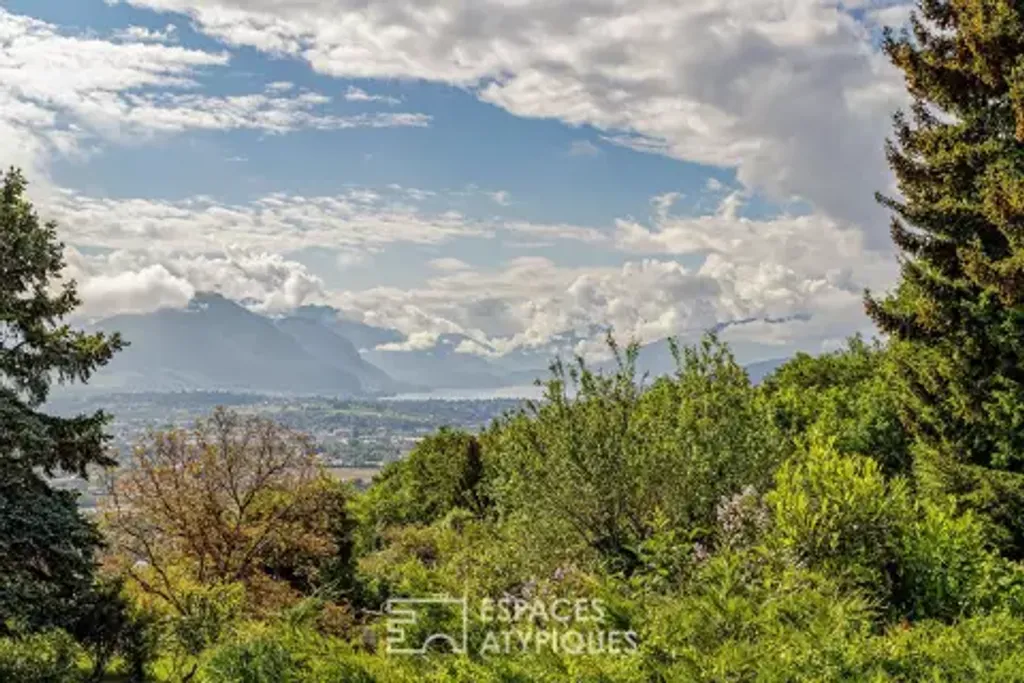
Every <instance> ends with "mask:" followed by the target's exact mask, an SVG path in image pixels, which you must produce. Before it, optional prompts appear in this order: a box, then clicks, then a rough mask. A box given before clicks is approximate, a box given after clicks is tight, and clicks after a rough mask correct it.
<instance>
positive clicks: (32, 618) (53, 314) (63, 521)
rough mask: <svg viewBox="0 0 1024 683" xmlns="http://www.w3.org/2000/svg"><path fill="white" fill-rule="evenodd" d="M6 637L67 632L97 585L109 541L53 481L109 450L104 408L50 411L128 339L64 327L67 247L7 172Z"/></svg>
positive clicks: (0, 619) (2, 618) (0, 515)
mask: <svg viewBox="0 0 1024 683" xmlns="http://www.w3.org/2000/svg"><path fill="white" fill-rule="evenodd" d="M0 181H2V187H0V630H3V629H4V628H5V624H9V623H11V622H19V625H20V626H27V627H29V628H41V627H44V626H48V625H54V624H57V625H65V624H64V623H63V622H62V621H61V620H69V619H71V618H72V617H71V615H72V614H74V613H75V611H76V603H77V602H78V601H79V600H80V599H81V598H82V597H83V596H84V595H85V593H86V591H88V589H89V587H90V586H91V583H92V574H93V565H94V562H93V552H94V550H95V548H96V547H97V545H98V544H99V542H100V538H99V535H98V533H97V531H96V530H95V528H94V527H93V525H92V524H91V523H90V522H88V521H87V520H85V519H83V518H82V516H81V515H80V514H79V513H78V510H77V507H76V504H75V498H74V496H73V495H72V494H70V493H68V492H64V491H57V490H54V489H53V488H52V487H51V486H50V485H49V484H48V482H47V480H46V478H45V477H46V476H47V475H53V474H55V473H58V472H66V473H76V474H79V475H81V476H83V477H84V476H86V474H87V472H86V470H87V468H88V467H89V466H90V465H109V464H112V463H111V462H110V461H109V460H108V458H107V456H106V455H105V454H104V444H105V441H106V438H107V437H106V436H105V435H104V433H103V427H104V425H105V424H106V422H107V417H106V416H105V415H104V414H103V413H102V412H97V413H96V414H94V415H87V416H86V415H83V416H79V417H74V418H59V417H53V416H50V415H46V414H44V413H42V412H40V410H39V408H40V406H41V405H42V404H43V403H44V402H45V401H46V398H47V395H48V392H49V389H50V386H51V384H52V382H54V381H57V382H70V381H76V380H77V381H85V380H87V379H88V378H89V376H90V374H91V373H92V372H93V371H94V370H95V369H96V368H97V367H98V366H101V365H103V364H104V363H106V362H107V361H108V360H109V359H110V358H111V356H112V355H113V354H114V353H115V352H116V351H117V350H119V349H120V348H121V347H122V342H121V339H120V337H119V336H118V335H112V336H109V337H108V336H105V335H103V334H85V333H83V332H79V331H75V330H72V329H71V328H70V327H69V326H68V325H65V324H63V323H62V322H61V321H62V319H63V318H65V317H66V316H67V315H68V314H69V313H71V312H72V311H73V310H74V309H75V308H76V307H77V306H78V305H79V303H80V302H79V299H78V296H77V293H76V290H75V283H74V282H63V283H61V282H59V280H60V278H61V274H60V273H61V270H62V269H63V268H64V260H63V255H62V254H63V245H62V244H60V243H59V242H58V241H57V235H56V225H55V224H54V223H52V222H50V223H45V224H40V222H39V217H38V215H37V214H36V213H35V211H34V210H33V208H32V205H31V204H30V203H29V201H28V200H27V199H26V198H25V186H26V183H25V179H24V177H23V176H22V175H21V173H20V172H18V171H16V170H14V169H12V170H10V171H9V172H7V173H6V174H3V173H0Z"/></svg>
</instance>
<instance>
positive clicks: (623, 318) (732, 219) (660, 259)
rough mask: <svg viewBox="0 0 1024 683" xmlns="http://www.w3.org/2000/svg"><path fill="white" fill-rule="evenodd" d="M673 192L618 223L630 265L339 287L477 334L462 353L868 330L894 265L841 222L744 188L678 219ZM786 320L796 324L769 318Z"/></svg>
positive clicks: (537, 267) (393, 310)
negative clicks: (865, 296)
mask: <svg viewBox="0 0 1024 683" xmlns="http://www.w3.org/2000/svg"><path fill="white" fill-rule="evenodd" d="M675 199H676V195H661V196H659V197H655V198H654V199H653V200H652V204H653V205H654V206H655V207H656V210H655V213H654V216H653V217H652V220H651V222H650V223H649V224H641V223H638V222H635V221H632V220H620V221H619V222H618V224H617V229H616V233H615V236H614V241H615V243H616V245H617V246H618V247H619V248H620V249H622V250H624V251H626V252H627V253H633V254H635V257H634V258H633V260H629V261H627V262H625V263H624V264H623V265H621V266H616V267H566V266H562V265H559V264H557V263H555V262H554V261H552V260H550V259H548V258H544V257H536V256H532V257H522V258H515V259H511V260H509V261H507V262H506V263H505V264H504V266H503V267H501V268H499V269H489V270H481V269H473V270H466V269H461V268H459V269H457V268H454V267H451V268H441V269H440V270H441V271H442V274H441V275H438V276H436V277H433V278H431V279H430V280H429V281H428V282H427V284H426V285H425V286H423V287H419V288H412V289H396V288H371V289H368V290H364V291H353V292H342V293H335V294H332V295H331V296H332V298H333V301H334V302H335V303H336V304H337V305H339V306H340V307H342V308H343V309H345V310H347V311H349V312H351V313H353V314H355V315H357V316H359V317H362V318H363V319H365V320H367V321H368V322H369V321H370V320H371V319H372V322H373V324H383V325H386V326H390V327H396V328H398V329H400V330H402V331H403V332H406V333H408V334H413V333H415V332H429V333H431V334H434V335H438V334H444V333H449V332H458V333H460V334H464V335H466V336H468V337H470V338H471V339H473V340H475V341H476V342H477V344H476V345H467V346H466V348H465V350H466V351H468V352H473V353H483V352H484V351H482V349H488V351H487V353H497V354H504V353H508V352H510V351H514V350H516V349H542V348H549V347H550V346H551V345H552V344H553V343H557V340H558V339H559V338H561V337H563V336H564V334H565V333H567V332H571V333H572V336H573V338H575V339H577V340H581V341H579V343H578V344H577V345H576V348H575V349H574V350H575V351H577V352H581V353H585V354H586V353H598V354H599V352H600V350H601V348H602V344H603V333H602V332H601V331H600V330H603V329H607V328H612V329H614V330H615V331H616V334H617V335H619V336H620V337H621V338H623V339H637V340H639V341H641V342H643V343H648V342H652V341H656V340H659V339H663V338H665V337H667V336H673V335H677V336H681V337H683V338H684V339H687V340H691V341H692V340H694V339H696V337H697V336H699V335H700V334H702V333H703V331H704V330H706V329H709V328H712V327H715V326H717V325H720V324H722V323H728V322H732V321H762V322H759V323H758V322H751V323H749V324H745V325H740V326H735V327H730V328H728V330H727V332H726V336H727V337H728V338H729V339H730V340H732V341H735V343H736V344H737V345H739V346H740V347H741V348H745V349H746V348H753V347H754V346H757V345H760V347H762V349H763V347H764V346H765V345H768V346H777V347H779V354H780V355H781V354H784V353H787V352H792V351H793V350H795V349H807V350H818V349H821V348H823V347H824V346H827V345H828V344H832V343H835V341H836V340H837V339H841V338H843V337H845V336H847V335H849V334H852V333H854V332H858V331H863V330H864V329H865V328H866V327H867V326H868V325H867V320H866V319H865V318H864V316H863V311H862V306H863V304H862V293H863V291H864V289H865V288H866V287H873V288H880V287H885V286H887V285H888V284H889V283H890V282H892V280H893V277H894V276H895V272H896V264H895V261H894V260H892V259H890V258H889V257H887V256H886V255H884V254H880V253H878V252H876V251H873V250H871V249H870V248H869V247H868V246H867V244H866V241H865V239H864V235H863V234H862V233H861V232H859V231H857V230H853V229H850V228H848V227H844V226H843V225H842V224H841V223H839V222H837V221H834V220H830V219H827V218H823V217H821V216H814V215H811V216H789V215H780V216H776V217H771V218H761V219H756V220H755V219H750V218H745V217H742V216H741V215H739V213H740V210H741V208H742V205H741V201H740V200H739V199H738V198H737V196H736V195H729V196H728V197H726V198H725V199H724V200H723V201H722V205H721V206H720V207H719V209H718V211H717V212H715V213H712V214H708V215H705V216H698V217H687V216H678V215H675V214H673V213H672V210H671V207H672V205H673V202H674V200H675ZM684 257H685V260H684ZM689 264H692V265H689ZM446 265H447V264H446ZM452 265H455V264H452ZM780 320H784V321H786V322H784V323H779V322H771V321H780Z"/></svg>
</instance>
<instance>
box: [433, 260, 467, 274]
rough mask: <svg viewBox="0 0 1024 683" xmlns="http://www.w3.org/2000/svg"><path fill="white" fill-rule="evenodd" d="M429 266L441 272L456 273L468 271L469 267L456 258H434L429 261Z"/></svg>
mask: <svg viewBox="0 0 1024 683" xmlns="http://www.w3.org/2000/svg"><path fill="white" fill-rule="evenodd" d="M430 266H431V267H432V268H434V269H436V270H442V271H446V272H451V271H457V270H470V269H471V268H472V266H470V265H469V264H468V263H466V262H465V261H460V260H459V259H457V258H451V257H450V256H449V257H445V258H436V259H433V260H431V261H430Z"/></svg>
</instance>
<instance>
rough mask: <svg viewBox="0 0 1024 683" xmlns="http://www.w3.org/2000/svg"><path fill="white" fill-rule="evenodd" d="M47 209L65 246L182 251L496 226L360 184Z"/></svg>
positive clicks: (434, 234)
mask: <svg viewBox="0 0 1024 683" xmlns="http://www.w3.org/2000/svg"><path fill="white" fill-rule="evenodd" d="M46 213H47V215H50V216H53V218H55V219H56V220H57V221H58V222H59V224H60V226H61V236H62V238H63V239H65V240H67V241H68V242H69V243H73V244H80V245H88V246H93V247H104V248H110V249H128V250H136V249H144V248H163V249H166V250H175V251H182V252H187V253H204V252H209V251H214V252H217V251H221V250H223V249H225V248H229V247H239V248H243V249H258V250H263V251H269V252H290V251H295V250H298V249H302V248H305V247H325V248H329V249H335V250H342V251H355V252H358V251H365V250H367V249H375V248H379V247H381V246H383V245H387V244H392V243H396V242H406V243H410V244H439V243H442V242H445V241H448V240H451V239H455V238H456V237H474V236H487V235H492V234H493V233H494V230H495V227H494V226H490V225H487V224H482V223H477V222H474V221H471V220H468V219H466V218H465V217H464V216H462V215H461V214H458V213H455V212H450V211H448V212H442V213H439V214H427V213H423V212H420V211H418V210H417V209H416V208H415V207H411V206H408V205H407V204H406V203H404V202H401V201H399V200H396V199H395V198H393V197H388V198H387V200H386V201H385V199H384V198H383V197H381V196H380V195H378V194H377V193H373V192H368V191H366V190H362V189H353V190H351V191H349V192H348V193H343V194H338V195H333V196H316V197H305V196H300V195H289V194H270V195H266V196H264V197H262V198H259V199H257V200H255V201H253V202H250V203H246V204H228V203H221V202H217V201H215V200H213V199H211V198H209V197H193V198H190V199H185V200H181V201H162V200H155V199H142V198H139V199H105V198H98V197H89V196H86V195H83V194H80V193H77V192H73V191H70V190H63V191H60V192H57V193H55V194H53V195H52V196H50V197H49V198H48V199H47V201H46Z"/></svg>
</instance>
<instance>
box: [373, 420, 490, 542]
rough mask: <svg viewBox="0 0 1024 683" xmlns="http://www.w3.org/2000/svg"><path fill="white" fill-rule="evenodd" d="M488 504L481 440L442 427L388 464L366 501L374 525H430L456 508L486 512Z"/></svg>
mask: <svg viewBox="0 0 1024 683" xmlns="http://www.w3.org/2000/svg"><path fill="white" fill-rule="evenodd" d="M487 507H488V499H487V493H486V468H485V464H484V456H483V453H482V452H481V445H480V442H479V441H478V440H477V438H476V437H474V436H472V435H471V434H467V433H466V432H463V431H459V430H456V429H448V428H443V429H441V430H440V431H439V432H437V433H436V434H432V435H430V436H428V437H426V438H425V439H423V440H422V441H421V442H420V443H418V444H417V445H416V447H415V448H414V449H413V450H412V452H411V453H410V454H409V455H408V457H406V459H405V460H402V461H400V462H395V463H391V464H389V465H388V466H387V467H385V468H384V471H383V472H382V473H381V474H380V476H378V477H377V480H376V482H375V485H374V487H373V489H371V491H370V493H369V495H368V496H366V498H365V500H364V501H363V508H364V515H366V516H367V517H368V521H369V523H370V524H371V525H373V526H376V527H379V528H383V527H386V526H391V525H396V524H430V523H432V522H434V521H437V520H438V519H441V518H442V517H444V516H445V515H447V514H448V513H449V512H451V511H452V510H454V509H456V508H460V509H463V510H469V511H470V512H473V513H474V514H482V513H483V512H484V511H485V509H486V508H487Z"/></svg>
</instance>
